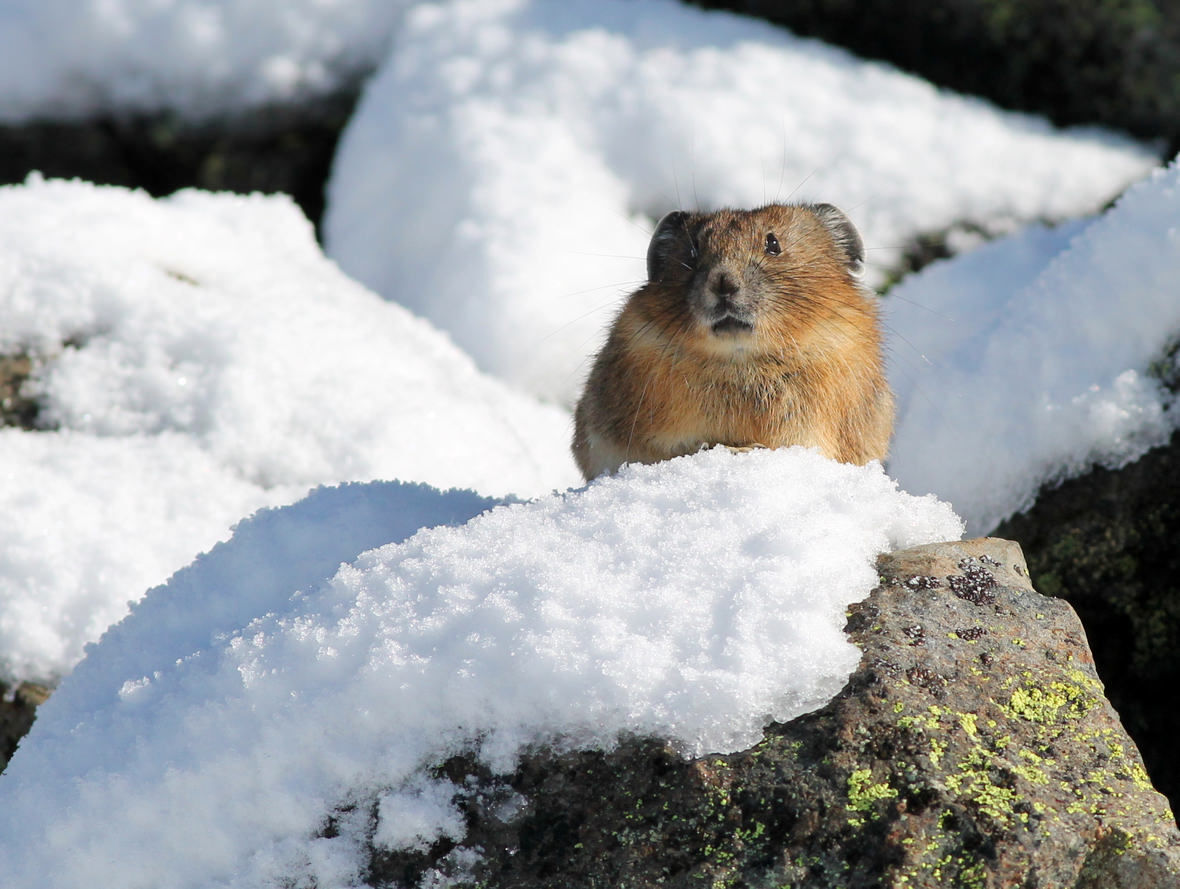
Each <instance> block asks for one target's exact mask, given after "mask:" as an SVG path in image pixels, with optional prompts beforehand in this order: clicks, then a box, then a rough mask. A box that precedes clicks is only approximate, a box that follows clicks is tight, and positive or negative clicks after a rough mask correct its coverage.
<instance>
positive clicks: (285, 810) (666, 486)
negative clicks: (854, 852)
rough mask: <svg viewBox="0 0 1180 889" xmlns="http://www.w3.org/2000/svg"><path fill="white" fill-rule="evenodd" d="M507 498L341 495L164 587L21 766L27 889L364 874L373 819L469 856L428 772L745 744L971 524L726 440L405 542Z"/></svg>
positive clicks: (300, 508)
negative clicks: (848, 614) (886, 587)
mask: <svg viewBox="0 0 1180 889" xmlns="http://www.w3.org/2000/svg"><path fill="white" fill-rule="evenodd" d="M487 505H489V504H488V503H487V502H486V501H482V500H481V499H479V498H476V497H474V496H472V495H470V494H464V493H450V494H443V493H439V492H437V491H430V490H428V489H424V488H422V487H420V486H417V487H414V486H404V485H391V484H384V485H352V486H349V487H346V488H340V489H336V490H321V491H317V492H316V493H315V494H313V495H312V496H311V497H310V498H308V499H307V500H305V501H302V502H301V503H298V504H296V505H294V506H291V507H287V508H285V509H282V510H278V511H270V512H264V513H261V514H259V515H257V516H255V517H254V518H252V519H251V520H249V521H247V522H244V523H242V525H240V526H239V528H238V529H237V532H236V533H235V535H234V537H233V538H232V539H231V540H230V541H229V542H228V543H226V544H222V545H220V546H218V547H217V548H215V549H214V550H213V551H212V552H211V553H209V554H208V555H206V556H203V557H201V558H200V559H198V560H197V561H196V562H195V563H194V564H193V565H192V566H190V567H189V568H186V569H185V570H183V571H181V572H179V573H178V574H177V575H176V576H175V577H174V578H173V579H172V581H171V582H170V583H169V584H168V585H167V586H165V587H162V588H159V589H156V590H153V591H152V592H151V593H149V595H148V596H147V597H146V598H145V599H144V600H143V601H142V602H141V603H139V604H138V605H137V606H135V607H134V608H133V610H132V613H131V615H130V616H129V617H128V618H127V619H126V620H124V621H123V623H121V624H120V625H118V626H117V627H114V628H113V629H112V630H111V631H110V632H109V633H108V634H107V635H106V636H105V637H104V638H103V640H102V641H101V642H100V643H99V644H98V645H97V646H96V647H95V648H93V649H92V650H91V651H90V653H89V655H88V656H87V658H86V659H85V660H84V661H83V662H82V663H81V664H79V666H78V667H77V669H76V670H75V671H74V673H73V674H72V675H71V676H69V677H68V678H67V679H66V680H65V681H64V682H63V684H62V686H61V688H60V690H59V691H58V692H57V693H56V694H55V695H54V697H52V698H51V699H50V700H49V702H48V703H47V704H45V705H44V707H43V708H42V710H41V712H40V714H39V716H38V720H37V723H36V725H35V726H34V728H33V731H32V734H30V735H29V736H28V738H27V739H26V740H25V742H24V743H23V745H22V747H21V749H20V750H19V751H18V753H17V755H16V757H15V758H14V759H13V761H12V763H11V764H10V766H9V768H8V770H7V772H6V773H5V774H4V775H3V776H0V797H2V798H3V800H4V804H3V805H2V806H0V860H3V861H4V862H5V881H6V882H5V885H6V886H7V887H10V889H21V887H37V889H40V887H42V886H44V885H46V884H47V883H51V884H52V885H54V886H55V887H58V889H70V887H89V886H94V885H105V886H120V887H124V889H134V887H141V886H142V887H151V889H166V887H189V886H191V887H198V886H200V887H215V886H243V887H244V886H255V887H257V886H268V885H312V884H314V885H319V886H323V887H328V886H349V885H355V884H356V881H357V880H358V875H359V874H361V873H363V869H364V866H365V859H364V857H363V845H364V843H365V841H366V839H367V836H368V832H369V830H370V825H369V818H370V817H375V818H376V826H375V842H377V843H378V844H380V845H383V846H385V847H388V848H414V847H421V846H422V845H423V844H425V843H428V842H430V841H431V840H432V839H434V838H436V837H438V836H442V835H448V836H453V837H456V838H458V837H461V834H462V828H461V821H460V819H459V816H458V814H457V812H456V810H455V809H454V808H453V807H452V803H451V798H452V797H453V796H454V795H455V794H459V793H462V788H460V787H456V786H454V785H451V784H449V783H448V782H447V781H446V780H445V779H441V778H435V777H432V776H431V775H430V774H429V770H428V769H429V766H430V764H431V763H433V762H437V761H439V760H440V759H442V758H446V757H448V756H450V755H452V754H454V753H456V752H459V751H463V750H469V751H472V752H476V753H478V755H479V756H480V757H481V758H482V759H483V760H484V761H485V762H487V763H488V764H489V765H490V766H491V767H492V768H493V769H498V770H503V769H511V767H512V764H513V763H514V761H515V760H516V757H517V756H518V755H519V754H520V752H521V750H522V748H523V747H524V746H525V745H527V744H529V743H531V742H536V741H541V742H545V741H548V742H557V741H558V739H560V743H561V744H563V745H564V746H566V747H580V746H594V747H600V746H607V747H609V746H610V745H611V744H612V743H613V742H614V741H615V740H616V738H617V736H618V734H619V733H620V732H640V733H647V732H651V733H656V734H659V735H664V736H667V737H670V738H672V739H675V740H676V741H678V742H679V743H680V744H681V745H682V747H683V750H684V751H685V752H686V753H701V752H704V751H717V750H731V749H738V748H742V747H745V746H748V745H749V744H751V743H753V742H754V741H756V740H757V739H758V738H759V737H760V732H761V728H762V726H763V725H764V724H765V722H766V720H768V719H771V718H774V719H780V720H782V719H789V718H791V717H793V716H795V715H797V714H799V713H802V712H804V711H806V710H808V709H811V708H813V707H815V706H817V705H819V704H821V703H823V702H825V701H826V700H827V699H828V698H830V697H831V695H832V694H834V693H835V692H836V691H837V690H838V689H839V688H840V687H841V685H842V684H843V682H844V679H845V678H846V676H847V674H848V672H849V671H850V670H851V669H852V668H853V667H854V666H855V664H856V662H857V660H858V658H859V653H858V651H857V649H856V648H855V647H853V646H852V645H850V644H849V643H848V642H847V641H846V639H845V637H844V634H843V632H842V627H843V624H844V621H845V617H844V608H845V606H846V604H847V603H848V602H850V601H853V600H856V599H859V598H861V597H863V596H864V595H866V594H867V593H868V592H869V591H870V589H871V588H872V587H873V585H874V584H875V583H876V580H877V576H876V572H875V570H874V567H873V558H874V556H875V554H876V553H878V552H880V551H882V550H887V549H892V548H896V547H902V546H908V545H914V544H918V543H922V542H928V541H932V540H937V539H944V538H955V537H957V536H958V534H959V533H960V531H961V524H960V523H959V521H958V519H957V518H956V517H955V516H954V515H953V513H952V512H951V511H950V509H949V508H948V507H947V506H946V505H945V504H943V503H939V502H937V501H935V500H933V499H932V498H924V499H919V498H914V497H911V496H909V495H906V494H903V493H900V492H898V491H897V489H896V486H895V484H894V483H893V482H892V481H891V480H890V479H888V478H887V477H886V476H885V475H884V474H883V472H882V471H881V469H880V467H879V466H870V467H851V466H844V465H840V464H836V463H833V462H831V461H828V460H825V459H823V458H821V457H820V456H819V455H818V454H816V453H814V452H812V451H805V450H802V449H793V450H790V451H780V452H755V453H749V454H743V455H740V456H735V455H733V454H730V453H729V452H727V451H724V450H721V451H711V452H708V453H703V454H698V455H694V456H693V457H688V458H681V459H678V460H674V461H670V462H667V463H663V464H660V465H657V466H648V467H630V468H628V469H625V470H624V471H623V472H622V473H621V474H620V475H619V476H618V477H616V478H609V479H604V480H601V481H599V482H597V483H595V484H592V485H590V486H589V487H588V488H586V489H584V490H580V491H575V492H572V493H567V494H564V495H552V496H549V497H545V498H542V499H540V500H537V501H533V502H530V503H527V504H518V505H511V506H504V507H500V508H497V509H493V510H492V511H491V512H487V513H484V514H482V515H479V516H477V517H475V518H473V519H472V520H471V521H470V522H468V523H467V524H466V525H464V526H462V527H458V528H450V527H440V528H434V529H432V530H424V531H421V532H419V533H418V534H416V535H415V536H413V537H411V538H410V539H408V540H405V541H404V542H396V541H401V539H402V538H403V537H404V536H405V535H406V534H407V533H408V532H409V531H410V530H411V529H412V528H414V527H415V526H416V525H417V524H418V523H425V524H431V523H436V522H456V521H461V520H462V519H463V518H464V517H466V516H470V515H474V514H475V513H477V512H479V511H480V510H482V509H484V508H485V507H486V506H487ZM407 514H408V515H409V516H410V517H412V520H409V519H407ZM382 534H384V535H385V539H388V540H391V541H395V542H393V543H389V544H387V545H385V546H382V547H380V548H378V549H372V550H369V551H367V552H362V550H365V549H366V548H368V547H371V546H373V545H374V544H375V543H376V542H377V541H379V540H380V539H381V536H382ZM340 559H344V560H346V561H347V564H345V565H343V566H341V567H340V568H339V570H335V569H336V564H337V562H338V560H340ZM349 807H354V808H351V809H350V808H349ZM350 812H351V814H350ZM333 815H334V816H337V817H338V821H337V825H338V829H339V835H338V836H334V837H331V838H328V837H323V836H321V834H322V828H323V827H324V825H325V823H326V819H327V818H328V817H329V816H333ZM145 849H150V850H152V851H151V854H150V855H145V854H143V850H145ZM287 880H289V881H290V882H285V881H287Z"/></svg>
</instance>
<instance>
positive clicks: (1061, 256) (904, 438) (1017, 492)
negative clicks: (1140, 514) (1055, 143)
mask: <svg viewBox="0 0 1180 889" xmlns="http://www.w3.org/2000/svg"><path fill="white" fill-rule="evenodd" d="M1178 275H1180V160H1178V161H1175V162H1173V163H1172V164H1171V165H1170V166H1169V167H1168V168H1167V169H1161V170H1157V171H1156V172H1155V173H1154V174H1153V175H1152V176H1151V177H1150V178H1149V179H1148V180H1146V181H1144V182H1141V183H1138V184H1137V185H1135V186H1134V187H1132V188H1131V189H1129V190H1128V191H1127V193H1126V194H1124V195H1123V196H1122V197H1121V198H1120V199H1119V201H1118V202H1117V203H1116V204H1115V206H1114V207H1113V208H1112V209H1110V210H1109V211H1108V212H1106V213H1105V214H1103V215H1102V216H1101V217H1098V218H1096V219H1092V220H1085V221H1081V222H1075V223H1071V224H1068V225H1063V226H1061V227H1060V228H1057V229H1047V228H1043V227H1035V228H1031V229H1029V230H1026V231H1023V232H1021V233H1019V234H1016V235H1013V236H1011V237H1010V238H1007V239H1005V240H1002V241H998V242H995V243H992V244H989V245H987V246H984V247H981V248H979V249H978V250H976V251H974V252H973V253H970V254H967V255H964V256H962V257H958V258H956V259H954V260H951V261H947V262H944V263H940V264H937V265H934V266H931V267H929V268H928V269H925V270H924V271H922V272H920V273H919V274H917V275H915V276H913V277H911V278H909V279H907V280H906V281H904V282H902V284H901V285H899V286H898V287H897V288H895V289H894V290H893V291H891V292H890V294H889V296H888V297H887V298H886V299H885V300H884V307H885V321H886V324H887V326H888V327H889V329H890V331H891V333H892V334H893V343H892V368H891V385H892V386H893V388H894V391H895V394H896V395H897V398H898V422H897V427H896V431H895V435H894V441H893V449H892V457H891V459H890V461H889V471H890V473H891V474H892V475H894V476H895V477H896V478H897V479H898V480H899V481H900V483H901V484H902V486H903V487H904V488H905V489H906V490H908V491H912V492H914V493H922V492H926V491H934V492H937V494H938V496H940V497H943V498H946V499H948V500H950V501H951V502H952V503H954V505H955V507H956V508H957V510H958V511H959V514H960V515H962V516H963V517H964V519H966V521H967V527H968V531H969V532H970V533H972V534H981V533H985V532H987V531H990V530H991V529H992V528H994V527H995V526H996V524H997V523H998V522H1000V521H1001V520H1002V519H1004V518H1007V517H1008V516H1010V515H1012V514H1013V513H1015V512H1018V511H1021V510H1024V509H1027V508H1028V507H1029V506H1031V505H1032V503H1033V500H1034V499H1035V496H1036V493H1037V491H1038V489H1039V488H1040V486H1041V485H1042V484H1045V483H1047V482H1053V481H1056V480H1060V479H1063V478H1068V477H1071V476H1074V475H1078V474H1079V473H1081V472H1082V471H1084V470H1085V469H1086V468H1088V467H1089V466H1092V465H1094V464H1095V463H1100V464H1102V465H1106V466H1112V467H1117V466H1120V465H1123V464H1125V463H1128V462H1130V461H1132V460H1134V459H1136V458H1138V457H1139V456H1141V455H1142V454H1143V453H1144V452H1145V451H1146V450H1148V449H1149V448H1151V447H1154V446H1157V445H1160V444H1163V443H1164V442H1165V441H1166V440H1167V439H1168V437H1169V436H1170V435H1171V433H1172V432H1173V430H1174V429H1175V428H1176V427H1177V425H1178V422H1180V411H1176V410H1174V409H1173V406H1174V403H1175V396H1174V395H1172V394H1171V393H1169V392H1168V391H1167V390H1166V389H1165V388H1163V386H1162V385H1161V383H1160V381H1159V379H1158V378H1157V377H1156V376H1153V375H1152V374H1150V373H1149V370H1150V368H1151V365H1152V364H1153V363H1154V362H1157V361H1160V360H1162V359H1163V358H1164V356H1165V353H1166V352H1167V350H1168V348H1169V347H1170V346H1173V345H1174V344H1175V343H1176V341H1177V336H1178V335H1180V298H1178V293H1177V285H1176V281H1177V278H1178Z"/></svg>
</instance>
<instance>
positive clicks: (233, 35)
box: [0, 0, 409, 122]
mask: <svg viewBox="0 0 1180 889" xmlns="http://www.w3.org/2000/svg"><path fill="white" fill-rule="evenodd" d="M408 5H409V2H408V0H332V2H325V0H286V2H283V3H271V2H267V0H169V2H161V0H4V2H3V3H0V84H2V85H3V89H0V121H3V122H23V121H27V120H30V119H45V118H53V119H70V118H82V117H89V116H92V115H96V114H97V115H107V114H114V115H126V114H138V113H159V112H166V113H170V114H173V115H175V116H176V117H179V118H180V119H182V120H195V121H201V120H203V119H205V118H208V117H210V116H213V115H215V114H225V113H235V112H242V111H247V110H249V109H251V108H253V107H256V106H258V105H262V104H266V103H274V102H292V101H299V100H305V99H309V98H314V97H317V96H321V95H324V94H327V93H331V92H332V91H334V90H338V89H340V88H342V87H345V86H348V85H350V84H351V83H354V82H355V80H356V78H358V77H359V76H360V75H361V74H363V73H364V72H366V71H368V70H371V69H372V67H373V66H374V65H375V64H376V62H377V61H378V60H379V59H380V57H381V54H382V53H383V51H384V50H385V48H386V47H387V45H388V42H389V38H390V35H391V33H392V32H393V29H394V28H395V26H396V24H397V20H398V17H399V16H400V15H401V14H402V12H403V10H404V8H405V7H406V6H408Z"/></svg>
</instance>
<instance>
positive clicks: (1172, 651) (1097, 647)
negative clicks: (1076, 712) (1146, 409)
mask: <svg viewBox="0 0 1180 889" xmlns="http://www.w3.org/2000/svg"><path fill="white" fill-rule="evenodd" d="M996 533H997V534H1001V535H1003V536H1004V537H1010V538H1012V539H1014V540H1018V541H1019V542H1020V544H1021V546H1022V547H1023V548H1024V552H1025V554H1026V556H1027V558H1028V564H1029V568H1030V570H1031V572H1032V578H1033V581H1034V582H1035V583H1036V585H1037V588H1038V589H1039V590H1040V591H1041V592H1043V593H1045V594H1046V595H1050V596H1061V597H1062V598H1064V599H1066V600H1067V601H1068V602H1069V603H1070V604H1071V605H1072V606H1073V607H1074V608H1075V609H1077V612H1078V615H1079V616H1080V617H1081V619H1082V622H1083V623H1084V624H1085V626H1086V628H1087V630H1088V632H1089V636H1090V645H1091V646H1092V648H1093V652H1094V660H1095V661H1096V662H1097V665H1098V672H1099V675H1100V676H1101V677H1102V679H1103V681H1104V682H1105V683H1106V691H1107V695H1108V696H1109V698H1110V700H1111V703H1112V704H1114V706H1115V708H1116V709H1117V710H1118V712H1119V715H1120V716H1121V717H1122V720H1123V723H1124V725H1125V726H1126V727H1127V731H1128V732H1129V733H1130V734H1131V736H1132V737H1133V738H1134V739H1135V741H1136V743H1137V744H1138V745H1139V749H1140V750H1141V751H1142V753H1143V758H1144V760H1145V762H1146V763H1147V768H1148V771H1149V772H1150V773H1151V776H1152V778H1153V780H1154V781H1155V784H1156V786H1157V787H1158V788H1159V789H1160V790H1161V791H1163V792H1164V793H1165V794H1167V795H1168V796H1169V797H1170V798H1171V801H1172V805H1173V806H1174V807H1175V806H1177V805H1178V804H1180V760H1177V758H1176V753H1175V750H1176V738H1178V737H1180V707H1177V706H1176V689H1177V688H1180V547H1178V546H1177V544H1176V541H1177V537H1178V536H1180V433H1177V434H1174V435H1173V436H1172V439H1171V441H1170V442H1169V443H1168V444H1167V445H1165V446H1163V447H1160V448H1156V449H1154V450H1152V451H1149V452H1148V453H1147V454H1145V455H1144V456H1143V457H1141V458H1140V459H1138V460H1136V461H1135V462H1134V463H1131V464H1129V465H1127V466H1124V467H1122V468H1121V469H1117V470H1112V469H1106V468H1103V467H1096V468H1094V469H1092V470H1091V471H1089V472H1088V473H1086V474H1085V475H1082V476H1079V477H1078V478H1073V479H1070V480H1068V481H1066V482H1063V483H1061V484H1060V485H1057V486H1055V487H1049V488H1047V489H1045V490H1043V491H1041V492H1040V494H1039V495H1038V497H1037V502H1036V503H1035V504H1034V505H1033V506H1032V508H1031V509H1029V511H1028V512H1026V513H1024V514H1022V515H1018V516H1014V517H1013V518H1011V519H1009V520H1008V521H1006V522H1004V523H1003V524H1001V525H1000V526H999V528H998V529H997V530H996Z"/></svg>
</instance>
